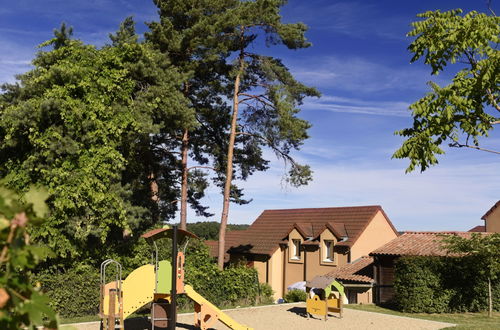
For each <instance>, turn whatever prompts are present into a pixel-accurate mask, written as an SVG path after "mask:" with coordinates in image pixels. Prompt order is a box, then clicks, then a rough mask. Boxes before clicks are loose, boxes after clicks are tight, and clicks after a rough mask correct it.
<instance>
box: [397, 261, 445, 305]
mask: <svg viewBox="0 0 500 330" xmlns="http://www.w3.org/2000/svg"><path fill="white" fill-rule="evenodd" d="M442 264H443V259H442V258H432V259H429V258H420V257H419V258H411V259H407V258H401V259H400V260H399V261H398V263H397V265H396V269H397V272H396V273H397V276H396V278H395V280H394V290H395V292H396V304H397V306H398V307H399V309H401V311H403V312H408V313H444V312H447V311H448V306H449V301H450V296H451V292H450V291H449V290H445V289H444V285H443V283H442V279H441V275H440V269H442V267H443V265H442Z"/></svg>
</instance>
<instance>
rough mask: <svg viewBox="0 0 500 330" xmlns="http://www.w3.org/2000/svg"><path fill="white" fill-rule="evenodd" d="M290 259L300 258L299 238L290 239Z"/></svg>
mask: <svg viewBox="0 0 500 330" xmlns="http://www.w3.org/2000/svg"><path fill="white" fill-rule="evenodd" d="M292 248H293V250H292V259H294V260H300V239H292Z"/></svg>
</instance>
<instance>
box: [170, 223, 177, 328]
mask: <svg viewBox="0 0 500 330" xmlns="http://www.w3.org/2000/svg"><path fill="white" fill-rule="evenodd" d="M172 229H173V235H172V291H171V292H170V298H171V302H170V317H169V318H170V322H169V329H171V330H175V325H176V324H177V225H173V226H172Z"/></svg>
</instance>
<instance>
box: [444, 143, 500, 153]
mask: <svg viewBox="0 0 500 330" xmlns="http://www.w3.org/2000/svg"><path fill="white" fill-rule="evenodd" d="M449 146H450V147H452V148H471V149H476V150H480V151H486V152H491V153H493V154H497V155H500V151H495V150H489V149H485V148H480V147H478V146H471V145H468V144H461V143H458V142H453V143H450V144H449Z"/></svg>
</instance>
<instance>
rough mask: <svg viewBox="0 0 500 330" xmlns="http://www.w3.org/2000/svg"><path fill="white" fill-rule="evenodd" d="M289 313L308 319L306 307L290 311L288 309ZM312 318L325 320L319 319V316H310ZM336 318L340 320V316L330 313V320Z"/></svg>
mask: <svg viewBox="0 0 500 330" xmlns="http://www.w3.org/2000/svg"><path fill="white" fill-rule="evenodd" d="M287 312H291V313H294V314H297V315H298V316H301V317H304V318H307V312H306V308H305V307H292V308H290V309H287ZM310 317H311V318H313V319H318V320H323V317H319V316H318V315H310ZM332 317H333V318H336V319H340V316H339V315H338V314H330V313H328V318H332Z"/></svg>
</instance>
